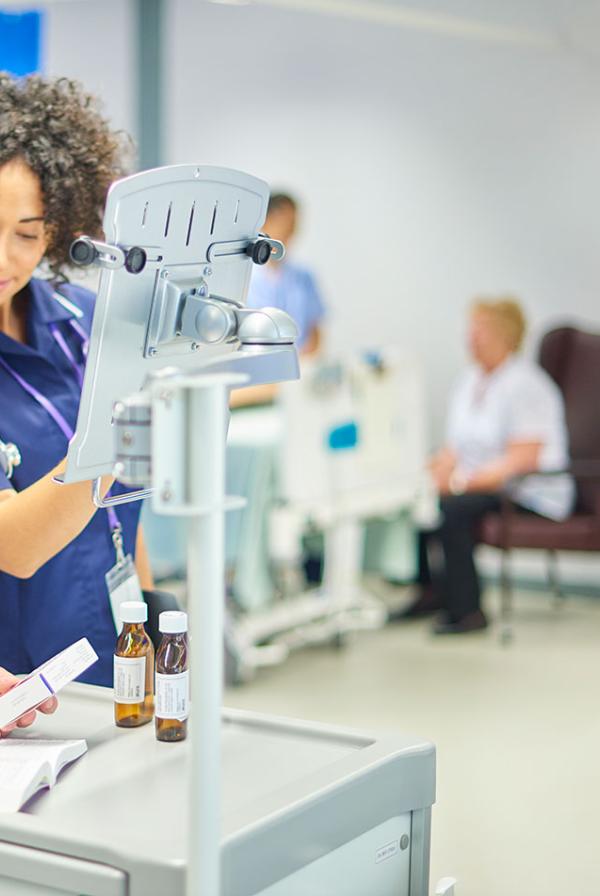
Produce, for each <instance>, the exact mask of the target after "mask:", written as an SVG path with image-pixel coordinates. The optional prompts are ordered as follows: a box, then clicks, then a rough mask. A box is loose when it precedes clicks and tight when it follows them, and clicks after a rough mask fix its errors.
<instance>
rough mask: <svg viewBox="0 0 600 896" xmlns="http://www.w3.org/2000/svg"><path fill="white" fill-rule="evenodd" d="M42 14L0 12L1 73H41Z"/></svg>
mask: <svg viewBox="0 0 600 896" xmlns="http://www.w3.org/2000/svg"><path fill="white" fill-rule="evenodd" d="M41 26H42V13H40V12H14V13H13V12H8V11H0V71H8V72H10V73H11V74H12V75H29V74H32V73H33V72H39V71H40V65H41V60H40V35H41Z"/></svg>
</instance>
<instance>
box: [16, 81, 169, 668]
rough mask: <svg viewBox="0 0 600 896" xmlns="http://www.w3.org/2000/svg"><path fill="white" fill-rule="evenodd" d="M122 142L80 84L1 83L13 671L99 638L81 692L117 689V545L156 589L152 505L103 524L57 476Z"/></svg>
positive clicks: (83, 486) (85, 493)
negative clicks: (81, 237)
mask: <svg viewBox="0 0 600 896" xmlns="http://www.w3.org/2000/svg"><path fill="white" fill-rule="evenodd" d="M121 143H122V141H121V139H120V137H119V136H118V135H116V134H114V133H112V132H111V131H110V129H109V127H108V125H107V123H106V121H105V120H104V119H103V118H102V117H101V116H100V114H99V113H98V111H97V110H96V105H95V101H94V100H93V98H92V97H89V96H87V95H85V94H84V93H83V91H82V90H81V88H80V87H79V85H77V84H76V83H74V82H72V81H68V80H66V79H60V80H56V81H45V80H43V79H41V78H39V77H37V76H34V77H30V78H26V79H24V80H19V81H17V80H14V79H13V78H11V77H10V76H9V75H7V74H0V440H1V441H2V442H3V443H5V444H10V443H12V444H14V445H16V446H17V447H18V449H19V452H20V455H21V462H20V464H18V465H15V466H13V468H12V470H11V469H10V467H11V465H10V464H8V465H7V464H6V463H5V464H4V467H5V468H6V469H5V470H3V468H2V466H0V665H1V666H4V667H6V668H7V669H9V670H10V671H11V672H13V673H26V672H29V671H31V670H32V669H34V668H35V667H36V666H38V665H40V664H41V663H42V662H44V661H45V660H47V659H48V658H49V657H51V656H53V655H54V654H55V653H57V652H58V651H59V650H61V649H63V648H64V647H66V646H68V645H69V644H70V643H72V642H73V641H76V640H78V639H79V638H81V637H84V636H85V637H87V638H88V639H89V640H90V642H91V643H92V645H93V647H94V648H95V650H96V652H97V654H98V655H99V658H100V659H99V661H98V662H97V663H96V664H95V665H94V666H92V667H91V668H90V669H89V670H88V672H87V673H85V674H84V675H83V676H82V677H81V679H80V680H82V681H87V682H90V683H94V684H100V685H106V686H110V685H111V684H112V655H113V649H114V643H115V625H114V621H113V618H112V613H111V608H110V601H109V597H108V591H107V587H106V584H105V574H106V573H107V572H108V571H109V569H111V568H112V567H113V566H114V564H115V559H116V543H117V542H119V541H121V540H122V543H123V549H124V551H125V553H131V554H132V555H134V556H136V565H137V567H138V573H139V576H140V582H141V584H142V587H144V588H151V587H152V580H151V575H150V571H149V566H148V562H147V557H146V556H145V551H144V546H143V536H142V533H141V530H140V527H139V513H140V505H139V504H138V503H134V504H128V505H125V506H123V507H120V508H119V509H118V516H117V513H114V512H113V513H111V514H110V516H109V515H108V514H107V513H106V511H98V512H96V510H95V508H94V506H93V504H92V501H91V498H90V485H89V483H78V484H77V485H71V486H59V485H57V484H55V483H54V482H53V477H54V475H56V473H57V472H60V471H61V470H62V469H63V467H64V461H63V459H64V457H65V455H66V452H67V445H68V441H69V439H70V438H71V436H72V434H73V431H74V427H75V424H76V419H77V410H78V405H79V399H80V391H81V385H82V378H83V371H84V365H85V358H86V351H87V341H88V335H89V332H90V327H91V321H92V314H93V307H94V296H93V294H92V293H91V292H89V291H88V290H87V289H83V288H81V287H78V286H73V285H71V284H69V283H68V281H67V280H66V278H65V276H64V271H65V268H66V266H67V265H68V261H69V258H68V252H69V246H70V244H71V242H72V240H73V239H74V238H75V236H76V235H77V234H79V233H87V234H90V235H101V221H102V210H103V206H104V201H105V197H106V192H107V190H108V187H109V186H110V183H111V182H112V181H113V180H114V179H115V178H116V177H118V176H119V175H120V174H121V173H122V172H121V170H120V166H119V157H120V155H121V150H122V147H121ZM40 268H42V269H45V271H46V274H45V276H44V277H43V278H42V277H40V276H36V274H37V272H38V270H39V269H40ZM9 474H12V475H9ZM110 484H111V483H110V481H108V480H105V481H104V486H105V488H108V487H109V486H110ZM115 491H117V492H118V491H119V488H116V489H115Z"/></svg>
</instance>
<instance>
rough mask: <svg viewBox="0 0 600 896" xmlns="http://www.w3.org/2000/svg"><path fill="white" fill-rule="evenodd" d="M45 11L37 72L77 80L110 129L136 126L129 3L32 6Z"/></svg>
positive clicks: (106, 0) (73, 1) (77, 0)
mask: <svg viewBox="0 0 600 896" xmlns="http://www.w3.org/2000/svg"><path fill="white" fill-rule="evenodd" d="M37 7H38V8H41V9H43V10H44V12H45V33H44V37H43V70H44V74H46V75H49V76H52V77H60V76H65V77H68V78H75V79H77V80H79V81H82V82H83V84H84V85H85V87H86V88H87V90H89V92H90V93H93V94H95V95H97V96H99V97H100V98H101V99H102V102H103V106H104V111H105V113H106V115H107V117H108V118H110V120H111V121H112V123H113V125H114V126H115V127H117V128H123V129H124V130H126V131H127V132H128V133H132V134H134V133H135V126H136V110H135V102H136V81H135V75H136V59H135V26H136V23H135V14H134V7H133V3H132V2H131V0H102V2H101V3H97V2H90V0H70V2H68V3H67V2H60V0H55V2H46V3H43V2H42V3H39V2H38V3H37Z"/></svg>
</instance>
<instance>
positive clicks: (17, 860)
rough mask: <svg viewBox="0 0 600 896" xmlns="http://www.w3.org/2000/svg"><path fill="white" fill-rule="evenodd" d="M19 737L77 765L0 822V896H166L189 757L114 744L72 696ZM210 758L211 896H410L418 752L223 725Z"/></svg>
mask: <svg viewBox="0 0 600 896" xmlns="http://www.w3.org/2000/svg"><path fill="white" fill-rule="evenodd" d="M32 735H33V736H37V737H40V736H48V737H61V738H69V737H72V738H79V737H85V738H86V739H87V742H88V747H89V752H88V754H87V755H86V756H84V757H83V758H82V759H80V760H78V761H77V762H76V763H74V764H73V765H72V766H71V767H70V768H67V769H65V771H64V772H63V773H62V774H61V776H60V777H59V780H58V783H57V785H56V787H55V788H54V789H53V790H51V791H43V792H42V793H40V794H39V795H38V796H36V797H34V798H33V799H32V800H30V802H29V803H28V804H27V806H26V807H25V808H24V810H23V811H22V812H20V813H18V814H0V896H42V894H44V896H66V894H78V896H127V894H128V896H159V894H160V896H182V894H183V893H184V891H185V868H186V853H187V845H186V844H187V817H186V816H187V792H186V788H187V781H188V775H187V771H188V757H189V750H190V747H191V741H190V740H188V741H186V742H185V743H183V744H163V743H158V742H157V741H156V739H155V737H154V725H153V724H150V725H145V726H144V727H142V728H140V729H137V730H124V729H117V728H116V727H115V726H114V724H113V722H112V692H111V691H107V690H104V689H102V688H95V687H90V686H86V685H77V684H76V685H72V686H71V687H69V688H68V689H66V691H64V692H63V694H62V695H61V698H60V709H59V711H58V713H57V714H56V716H54V717H51V718H41V719H40V721H39V722H38V724H37V726H36V729H35V730H34V731H33V732H32ZM222 755H223V809H222V817H221V827H222V891H221V892H222V896H254V894H261V896H408V894H410V896H426V894H427V892H428V883H429V880H428V878H429V873H428V872H429V831H430V813H431V806H432V804H433V801H434V797H435V750H434V747H433V746H432V745H431V744H430V743H427V742H419V741H418V740H415V739H403V738H402V737H390V738H385V739H379V738H376V737H372V738H371V737H368V736H363V735H360V734H357V733H355V732H346V731H343V730H339V729H333V728H329V727H325V726H321V725H315V724H312V723H302V722H294V721H286V720H282V719H276V718H269V717H267V716H259V715H254V714H250V713H245V712H237V711H229V710H225V711H224V713H223V732H222Z"/></svg>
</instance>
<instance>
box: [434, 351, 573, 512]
mask: <svg viewBox="0 0 600 896" xmlns="http://www.w3.org/2000/svg"><path fill="white" fill-rule="evenodd" d="M447 440H448V444H449V445H450V447H451V448H452V450H453V451H454V452H455V453H456V455H457V458H458V468H459V469H460V471H461V472H462V473H464V474H465V475H467V476H468V475H471V474H473V473H475V472H476V471H477V470H479V469H480V468H481V467H483V466H485V465H486V464H488V463H490V462H491V461H495V460H497V459H498V458H500V457H501V456H502V455H503V454H504V453H505V452H506V449H507V447H508V445H509V444H510V443H511V442H542V444H543V448H542V452H541V458H540V470H562V469H565V467H567V466H568V463H569V450H568V434H567V427H566V423H565V410H564V404H563V399H562V395H561V393H560V390H559V388H558V386H557V385H556V383H555V382H554V381H553V380H552V379H551V378H550V377H549V376H548V374H547V373H546V372H545V371H544V370H542V368H541V367H539V366H538V365H537V364H534V363H532V362H531V361H528V360H526V359H525V358H521V357H519V356H517V355H511V356H510V357H509V358H508V359H507V360H506V361H505V362H504V363H503V364H501V365H500V367H497V368H496V370H494V371H493V372H492V373H490V374H486V373H485V371H483V370H482V369H481V368H480V367H471V368H470V369H469V370H468V371H467V372H466V373H465V374H464V375H463V376H462V377H461V379H460V380H459V382H458V384H457V387H456V389H455V392H454V395H453V397H452V400H451V403H450V410H449V415H448V431H447ZM509 490H510V492H511V495H512V497H513V498H514V500H516V501H518V503H519V504H521V505H522V506H523V507H526V508H528V509H531V510H535V511H536V512H537V513H540V514H542V515H543V516H548V517H550V518H551V519H564V518H565V517H567V516H568V515H569V514H570V513H571V511H572V509H573V504H574V500H575V486H574V482H573V480H572V478H571V476H569V475H564V476H552V477H541V476H536V475H535V474H533V475H531V476H528V477H527V479H525V480H524V481H522V482H520V483H519V484H516V485H513V486H510V487H509Z"/></svg>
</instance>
